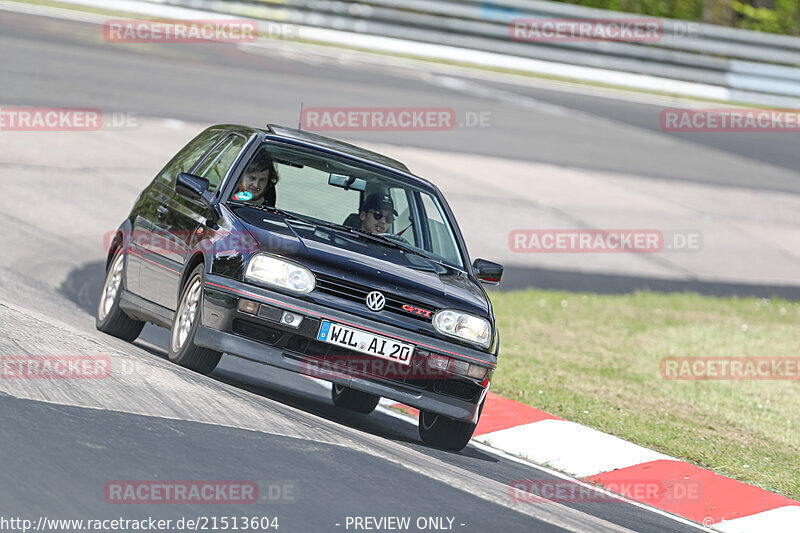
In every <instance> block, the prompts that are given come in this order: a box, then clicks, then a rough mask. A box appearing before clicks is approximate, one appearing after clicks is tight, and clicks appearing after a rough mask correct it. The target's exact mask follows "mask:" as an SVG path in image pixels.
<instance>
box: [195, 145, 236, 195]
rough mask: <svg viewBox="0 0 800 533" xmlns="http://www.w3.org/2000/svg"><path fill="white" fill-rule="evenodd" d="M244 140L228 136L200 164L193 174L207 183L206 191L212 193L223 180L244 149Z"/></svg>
mask: <svg viewBox="0 0 800 533" xmlns="http://www.w3.org/2000/svg"><path fill="white" fill-rule="evenodd" d="M245 142H246V139H245V138H244V137H240V136H239V135H230V136H229V137H228V138H227V139H225V140H224V141H223V142H222V144H220V145H219V146H217V147H216V148H215V149H214V150H213V151H212V152H211V153H210V154H208V156H207V157H206V158H205V160H203V162H202V163H201V164H200V168H198V169H197V170H196V171H195V174H196V175H198V176H200V177H201V178H205V179H207V180H208V182H209V187H208V190H209V191H211V192H214V191H216V190H217V187H219V184H220V183H221V182H222V180H223V179H225V176H226V175H227V174H228V171H229V170H230V169H231V167H232V166H233V162H234V161H236V157H237V156H238V155H239V152H241V151H242V148H244V145H245Z"/></svg>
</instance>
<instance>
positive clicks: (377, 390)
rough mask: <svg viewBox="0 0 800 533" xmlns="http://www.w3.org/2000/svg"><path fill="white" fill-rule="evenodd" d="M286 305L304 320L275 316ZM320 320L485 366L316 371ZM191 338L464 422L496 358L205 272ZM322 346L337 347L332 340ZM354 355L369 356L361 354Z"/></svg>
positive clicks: (474, 411)
mask: <svg viewBox="0 0 800 533" xmlns="http://www.w3.org/2000/svg"><path fill="white" fill-rule="evenodd" d="M240 299H246V300H250V301H254V302H257V303H259V304H260V307H259V312H258V314H252V313H246V312H243V311H240V310H239V308H238V304H239V300H240ZM284 312H289V313H292V314H294V315H295V316H297V315H301V316H302V317H303V321H302V323H301V324H300V325H299V326H298V327H292V326H289V325H286V324H284V323H282V322H281V321H280V317H281V315H282V314H283V313H284ZM322 320H330V321H332V322H336V323H341V324H345V325H347V326H350V327H353V328H357V329H360V330H365V331H368V332H370V333H373V334H376V335H382V336H386V337H391V338H395V339H397V340H401V341H402V342H407V343H412V344H414V345H415V347H416V348H417V350H418V351H419V353H424V352H425V351H429V352H435V353H439V354H443V355H447V356H448V357H451V358H453V359H457V360H461V361H465V362H470V363H473V364H481V365H482V366H485V367H486V368H487V369H489V370H488V372H487V374H486V377H485V378H484V379H482V380H476V379H473V378H468V377H466V376H451V377H449V378H441V377H440V378H439V379H386V378H385V377H384V378H377V377H375V376H370V375H365V374H364V373H363V372H350V371H349V369H348V367H346V366H344V367H342V366H337V367H335V371H331V368H332V367H330V366H328V367H326V368H328V371H325V372H323V373H322V375H320V374H318V373H317V372H316V370H317V369H319V368H321V366H323V367H324V365H320V364H319V363H320V360H319V359H316V357H323V359H324V356H319V355H318V354H317V353H311V350H310V348H309V346H311V345H313V346H314V349H315V350H316V349H318V348H319V347H320V343H319V342H317V341H316V336H317V332H318V331H319V325H320V322H321V321H322ZM195 344H197V345H198V346H204V347H207V348H211V349H213V350H217V351H221V352H225V353H228V354H231V355H235V356H238V357H242V358H245V359H249V360H252V361H256V362H259V363H263V364H266V365H270V366H275V367H278V368H283V369H286V370H290V371H293V372H297V373H300V374H304V375H308V376H311V377H320V378H322V379H324V380H326V381H331V382H334V383H337V384H340V385H344V386H347V387H350V388H353V389H356V390H360V391H363V392H368V393H371V394H375V395H378V396H382V397H385V398H390V399H392V400H395V401H398V402H401V403H404V404H406V405H409V406H411V407H415V408H417V409H421V410H425V411H429V412H432V413H436V414H440V415H443V416H446V417H448V418H452V419H454V420H462V421H469V422H476V421H477V418H478V412H479V407H480V404H481V403H482V402H483V399H484V397H485V395H486V390H487V389H488V386H489V382H490V379H491V375H492V371H493V369H494V366H495V364H496V359H495V357H494V355H492V354H488V353H484V352H480V351H477V350H471V349H469V348H465V347H463V346H460V345H455V344H452V343H448V342H447V341H444V340H442V339H432V338H430V337H428V336H424V335H420V334H418V333H413V332H409V331H406V330H402V329H400V328H396V327H394V326H390V325H386V324H383V323H378V322H374V321H369V320H367V319H364V318H362V317H358V316H353V315H352V314H349V313H345V312H341V311H338V310H335V309H331V308H328V307H323V306H320V305H317V304H315V303H312V302H308V301H305V300H301V299H299V298H295V297H292V296H288V295H285V294H283V293H279V292H277V291H272V290H269V289H266V288H262V287H256V286H253V285H250V284H247V283H243V282H241V281H237V280H233V279H231V278H227V277H223V276H218V275H214V274H207V275H206V278H205V284H204V298H203V313H202V324H201V325H200V327H199V328H198V331H197V334H196V337H195ZM326 346H327V345H326ZM331 346H332V345H331ZM328 348H329V349H330V350H334V349H335V348H330V346H328ZM329 355H330V354H329ZM358 355H359V356H361V357H367V358H369V357H370V356H366V355H364V354H358ZM415 357H416V356H415Z"/></svg>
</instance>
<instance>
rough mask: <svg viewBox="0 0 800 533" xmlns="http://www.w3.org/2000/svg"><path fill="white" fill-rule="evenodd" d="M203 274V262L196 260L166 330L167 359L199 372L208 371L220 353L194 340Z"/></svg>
mask: <svg viewBox="0 0 800 533" xmlns="http://www.w3.org/2000/svg"><path fill="white" fill-rule="evenodd" d="M203 275H204V270H203V265H202V264H200V265H198V266H197V268H195V269H194V270H193V271H192V273H191V275H190V276H189V278H188V280H187V281H186V284H185V285H184V286H183V289H182V290H181V297H180V299H179V300H178V302H179V303H178V309H177V310H176V311H175V317H174V318H173V319H172V328H171V329H170V334H169V360H170V361H172V362H173V363H175V364H178V365H180V366H183V367H186V368H188V369H190V370H194V371H195V372H198V373H200V374H210V373H211V372H213V371H214V369H215V368H216V367H217V364H218V363H219V360H220V358H221V357H222V353H221V352H217V351H214V350H211V349H209V348H202V347H200V346H197V345H196V344H195V343H194V336H195V335H196V334H197V328H198V327H199V325H200V323H201V322H202V310H203Z"/></svg>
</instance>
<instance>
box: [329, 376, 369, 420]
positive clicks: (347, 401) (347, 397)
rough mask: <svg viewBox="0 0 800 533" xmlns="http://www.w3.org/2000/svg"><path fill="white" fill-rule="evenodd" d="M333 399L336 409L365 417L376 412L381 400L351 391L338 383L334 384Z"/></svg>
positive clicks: (357, 391)
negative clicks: (339, 408)
mask: <svg viewBox="0 0 800 533" xmlns="http://www.w3.org/2000/svg"><path fill="white" fill-rule="evenodd" d="M331 398H332V399H333V403H334V405H336V407H341V408H342V409H347V410H348V411H354V412H356V413H362V414H365V415H368V414H370V413H371V412H372V411H374V410H375V408H376V407H377V406H378V402H379V401H380V400H381V397H380V396H375V395H374V394H370V393H368V392H361V391H360V390H355V389H351V388H350V387H345V386H344V385H337V384H336V383H334V384H333V388H331Z"/></svg>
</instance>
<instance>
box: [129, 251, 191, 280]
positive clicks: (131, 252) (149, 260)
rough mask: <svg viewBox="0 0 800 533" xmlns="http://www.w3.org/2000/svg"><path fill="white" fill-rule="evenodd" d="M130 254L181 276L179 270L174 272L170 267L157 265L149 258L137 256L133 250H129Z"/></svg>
mask: <svg viewBox="0 0 800 533" xmlns="http://www.w3.org/2000/svg"><path fill="white" fill-rule="evenodd" d="M128 253H129V254H131V255H135V256H136V257H138V258H139V259H143V260H144V261H147V262H148V263H153V264H154V265H156V266H160V267H161V268H165V269H167V270H169V271H170V272H174V273H176V274H180V272H178V271H177V270H173V269H171V268H170V267H168V266H164V265H162V264H161V263H156V262H155V261H153V260H152V259H148V258H146V257H144V256H143V255H139V254H137V253H136V252H134V251H133V250H131V249H130V248H128Z"/></svg>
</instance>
